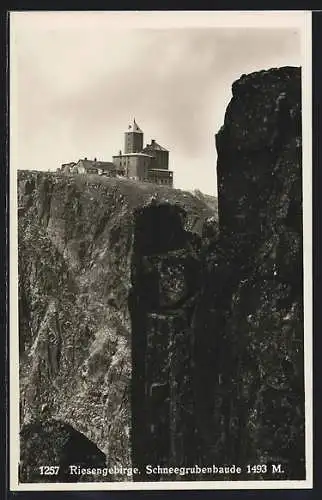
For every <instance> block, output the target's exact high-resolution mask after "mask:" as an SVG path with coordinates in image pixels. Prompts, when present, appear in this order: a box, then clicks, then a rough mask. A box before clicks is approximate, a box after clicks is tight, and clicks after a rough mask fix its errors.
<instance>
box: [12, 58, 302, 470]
mask: <svg viewBox="0 0 322 500" xmlns="http://www.w3.org/2000/svg"><path fill="white" fill-rule="evenodd" d="M232 91H233V97H232V100H231V102H230V104H229V106H228V108H227V112H226V115H225V120H224V125H223V127H222V129H221V130H220V131H219V132H218V134H217V136H216V146H217V151H218V163H217V175H218V213H219V227H218V224H217V216H216V214H214V212H213V210H211V208H210V206H209V200H205V199H204V197H203V196H200V195H199V196H197V197H194V196H193V195H191V194H188V193H183V192H180V191H175V190H171V189H166V188H159V189H157V192H158V196H157V199H151V194H152V193H153V192H154V191H156V188H154V187H152V186H148V185H140V184H134V183H131V182H129V181H120V180H111V179H106V180H104V181H103V180H100V179H99V178H94V177H91V178H87V179H84V178H82V177H81V176H79V177H67V178H66V177H59V176H57V174H40V173H30V172H29V173H27V172H21V173H20V178H19V200H20V201H19V206H20V207H21V208H20V217H19V225H20V227H19V231H20V239H19V259H20V260H19V273H20V288H19V290H20V332H21V335H20V349H21V394H22V403H23V404H22V419H23V421H24V422H29V421H35V419H36V420H41V421H42V422H45V421H48V420H47V419H52V418H54V419H56V420H61V421H63V422H65V423H67V424H71V425H72V426H73V427H74V428H75V429H76V430H77V431H79V432H80V433H83V434H85V436H86V438H85V436H84V438H83V437H80V436H78V438H79V440H80V442H82V447H81V449H82V450H84V452H83V456H84V457H88V455H89V454H91V453H93V450H94V448H92V447H89V445H88V443H87V441H86V439H90V440H92V441H93V442H94V443H95V445H97V446H98V447H99V448H100V449H101V450H102V451H103V452H104V453H105V454H106V458H107V463H108V464H115V463H118V464H120V465H123V466H124V465H128V464H131V463H132V464H133V465H137V466H138V467H140V469H141V471H143V473H142V474H141V476H140V477H139V478H137V479H139V480H142V479H149V480H160V479H165V480H169V479H172V480H174V479H175V480H182V479H183V480H187V479H209V480H216V479H225V480H229V479H232V480H236V479H243V480H244V479H251V480H254V479H265V478H266V479H303V478H304V477H305V441H304V424H305V419H304V366H303V293H302V285H303V276H302V269H303V265H302V260H303V259H302V257H303V256H302V157H301V146H302V141H301V78H300V70H299V69H298V68H292V67H286V68H280V69H272V70H269V71H261V72H257V73H253V74H250V75H243V76H242V77H241V78H240V79H239V80H238V81H237V82H235V83H234V84H233V87H232ZM48 425H49V424H48ZM28 429H30V427H28ZM68 429H69V428H68ZM68 429H67V430H66V431H64V432H66V433H67V434H68V433H69V432H70V431H69V430H68ZM28 432H29V431H28ZM28 432H26V431H24V435H29V434H28ZM46 433H47V434H46ZM44 435H48V432H47V428H45V429H44ZM73 436H74V435H73ZM44 439H45V438H44ZM75 439H76V438H75ZM84 439H85V440H84ZM40 442H41V440H40ZM40 446H41V445H40ZM27 448H28V447H27V446H25V449H27ZM89 450H90V451H89ZM63 455H64V453H63ZM64 459H65V458H64ZM96 460H97V462H99V461H100V460H101V456H100V455H99V454H98V455H97V456H96ZM23 462H24V463H28V457H24V460H23ZM146 464H154V465H161V466H162V465H167V466H188V467H189V466H192V465H195V464H198V465H199V466H202V465H209V464H217V465H229V464H235V465H239V466H241V467H242V474H240V475H229V474H225V475H220V476H219V475H217V476H216V475H215V476H213V475H211V474H210V475H208V476H206V475H203V476H202V477H198V475H193V476H192V477H187V476H180V475H176V476H171V477H170V476H163V477H162V475H161V476H160V475H159V476H149V477H146V476H145V474H144V471H145V466H146ZM248 464H249V465H260V464H264V465H265V466H267V471H266V472H265V467H264V468H261V469H260V470H259V471H258V470H257V472H256V473H255V474H254V473H252V471H250V472H251V474H247V465H248ZM272 464H275V465H279V464H280V466H281V468H280V473H277V474H276V473H275V474H273V469H272ZM282 471H283V472H282ZM258 472H259V473H258ZM121 479H126V478H124V477H123V478H121Z"/></svg>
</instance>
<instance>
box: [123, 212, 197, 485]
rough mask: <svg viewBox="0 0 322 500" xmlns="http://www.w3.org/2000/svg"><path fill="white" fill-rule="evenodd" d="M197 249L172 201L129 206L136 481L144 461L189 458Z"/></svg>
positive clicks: (183, 461) (174, 463)
mask: <svg viewBox="0 0 322 500" xmlns="http://www.w3.org/2000/svg"><path fill="white" fill-rule="evenodd" d="M200 250H201V238H200V236H199V235H197V234H196V233H193V232H192V231H189V230H187V228H186V213H185V212H184V211H183V210H182V209H181V208H180V207H179V206H169V205H158V206H149V207H146V208H140V209H139V210H137V211H136V213H135V230H134V253H133V261H132V268H133V270H132V283H133V288H132V293H131V297H130V310H131V313H132V366H133V380H132V412H133V413H132V446H133V462H134V464H135V465H136V466H138V467H139V468H140V470H141V471H142V475H141V477H140V480H146V479H147V476H145V474H144V471H145V467H146V465H148V464H150V465H151V464H155V465H159V466H162V465H163V466H169V465H170V466H171V465H172V466H177V467H178V466H184V465H189V464H190V463H191V460H192V459H193V455H191V450H193V446H194V441H193V433H194V428H195V427H194V414H193V392H192V380H191V364H192V361H193V360H192V347H193V342H192V341H193V337H192V329H191V315H192V312H193V310H194V307H195V304H196V300H197V297H198V292H199V288H200V285H201V283H200V276H201V275H200V270H201V261H200V255H201V253H200ZM143 436H144V439H143ZM160 478H161V476H160V475H159V476H158V477H157V478H156V479H160ZM150 479H151V478H150ZM154 479H155V478H154Z"/></svg>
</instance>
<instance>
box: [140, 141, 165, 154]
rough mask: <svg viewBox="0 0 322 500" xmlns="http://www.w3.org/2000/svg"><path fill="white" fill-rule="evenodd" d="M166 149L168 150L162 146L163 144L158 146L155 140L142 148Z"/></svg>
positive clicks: (148, 149)
mask: <svg viewBox="0 0 322 500" xmlns="http://www.w3.org/2000/svg"><path fill="white" fill-rule="evenodd" d="M151 150H153V151H167V152H169V150H168V149H166V148H164V147H163V146H160V144H158V143H157V142H156V141H152V142H151V144H147V145H146V147H145V148H144V149H143V151H151Z"/></svg>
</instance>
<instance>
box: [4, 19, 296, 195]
mask: <svg viewBox="0 0 322 500" xmlns="http://www.w3.org/2000/svg"><path fill="white" fill-rule="evenodd" d="M205 14H207V13H205ZM173 15H174V14H173ZM212 15H215V16H216V15H217V17H218V13H216V12H214V13H211V14H209V13H208V18H209V17H211V16H212ZM265 15H266V14H265V13H262V17H261V18H259V21H260V20H262V21H263V16H264V17H265ZM280 17H281V16H280ZM194 18H195V19H197V17H196V15H195V16H194ZM290 18H291V16H290V15H289V16H286V17H285V14H284V19H285V20H287V19H288V20H289V19H290ZM11 19H12V22H11V36H12V39H11V54H12V58H11V80H12V87H11V97H10V99H11V101H10V106H11V123H12V128H11V132H12V137H11V142H12V147H14V154H13V155H12V161H13V164H12V165H13V166H15V168H19V169H36V170H47V169H53V170H56V168H57V167H59V166H60V164H61V163H64V162H69V161H77V160H78V159H79V158H80V157H85V156H87V157H88V158H94V157H97V159H102V160H107V161H109V160H111V157H112V155H113V154H117V153H118V151H119V149H122V150H123V137H124V135H123V134H124V131H125V130H126V129H127V127H128V124H129V122H130V121H131V120H132V119H133V117H135V118H136V121H137V123H138V124H139V126H140V127H141V129H142V130H143V131H144V134H145V135H144V142H145V143H147V142H150V140H151V138H153V139H156V140H157V142H159V143H160V144H161V145H162V146H164V147H166V148H167V149H169V151H170V169H172V170H173V171H174V180H175V187H178V188H183V189H200V190H201V191H203V192H205V193H209V194H215V191H216V174H215V169H216V159H217V158H216V151H215V140H214V134H215V133H216V132H217V131H218V130H219V128H220V127H221V125H222V124H223V120H224V114H225V110H226V107H227V104H228V102H229V100H230V98H231V85H232V83H233V81H234V80H236V79H238V78H239V77H240V76H241V75H242V74H243V73H249V72H252V71H256V70H260V69H268V68H271V67H279V66H285V65H291V66H300V65H301V64H302V60H301V37H300V30H299V28H296V23H294V26H295V27H294V26H290V25H289V24H290V23H288V27H283V26H286V25H287V22H286V21H285V22H284V21H283V22H279V23H278V22H276V18H275V19H274V18H273V19H272V21H271V22H269V20H268V16H266V18H265V19H266V21H267V22H266V23H264V24H266V27H258V26H261V22H258V23H257V22H255V25H254V23H253V25H252V26H253V27H252V28H251V27H249V26H246V24H247V23H245V19H244V18H243V19H240V21H239V23H238V22H237V24H236V22H235V23H231V24H232V25H233V26H234V27H231V28H224V27H222V26H223V25H224V23H222V24H221V25H220V26H221V27H218V22H217V23H216V22H215V23H213V24H214V25H212V26H209V25H207V23H206V24H202V23H200V22H195V24H194V22H193V18H191V17H190V18H189V19H190V20H191V19H192V21H191V22H190V23H186V24H185V21H184V16H182V15H181V17H180V13H179V17H178V14H176V17H175V19H176V22H174V23H172V24H171V22H169V19H170V18H169V17H168V18H166V17H163V16H162V15H161V16H160V13H155V14H154V15H152V14H150V17H147V18H144V19H145V22H141V23H140V22H136V21H137V20H138V19H139V20H140V19H141V21H142V19H143V18H142V16H141V18H140V16H139V14H138V13H137V14H133V15H132V17H131V14H129V13H127V14H124V16H122V14H121V13H118V15H117V16H116V17H115V18H113V15H112V14H111V13H108V12H105V13H90V12H83V13H77V12H76V13H72V12H42V13H37V12H36V13H32V12H30V13H15V14H13V15H12V18H11ZM167 19H168V20H167ZM206 19H207V18H206ZM283 23H284V24H283ZM216 24H217V26H216ZM226 24H227V22H226ZM238 26H239V27H238ZM254 26H256V27H254ZM269 26H271V27H269Z"/></svg>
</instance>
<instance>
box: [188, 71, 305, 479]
mask: <svg viewBox="0 0 322 500" xmlns="http://www.w3.org/2000/svg"><path fill="white" fill-rule="evenodd" d="M232 92H233V97H232V100H231V102H230V104H229V106H228V108H227V111H226V116H225V121H224V125H223V127H222V128H221V130H220V131H219V132H218V134H217V136H216V145H217V151H218V163H217V175H218V207H219V226H220V233H219V237H217V238H214V239H213V240H212V241H211V242H210V244H209V245H208V247H207V251H206V252H205V260H204V274H203V289H202V293H201V297H200V300H199V302H198V306H197V309H196V311H195V315H194V320H193V322H194V337H195V342H196V345H195V349H196V350H195V364H196V370H195V396H196V409H195V414H196V416H197V419H198V422H197V429H198V436H199V440H200V442H199V446H200V457H201V458H200V459H201V460H202V459H204V460H207V461H209V459H210V460H211V463H216V462H221V463H222V462H225V463H231V462H233V463H235V464H237V463H240V464H243V465H244V466H246V464H261V463H265V464H268V472H267V473H266V474H264V475H260V474H256V473H255V474H251V476H248V475H247V474H246V475H245V477H244V479H247V478H248V479H249V478H250V477H251V479H263V478H273V479H277V478H278V479H280V478H282V479H286V478H287V479H300V478H303V477H304V476H305V465H304V464H305V451H304V385H303V384H304V375H303V277H302V268H303V267H302V266H303V264H302V258H303V255H302V149H301V146H302V141H301V74H300V70H299V69H298V68H292V67H286V68H281V69H273V70H270V71H261V72H257V73H254V74H250V75H244V76H243V77H242V78H241V79H240V80H238V81H237V82H235V83H234V84H233V86H232ZM212 461H213V462H212ZM273 463H275V464H276V463H277V464H282V468H283V469H284V474H280V475H278V474H277V475H276V474H275V475H274V474H272V469H271V467H270V464H273Z"/></svg>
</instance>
